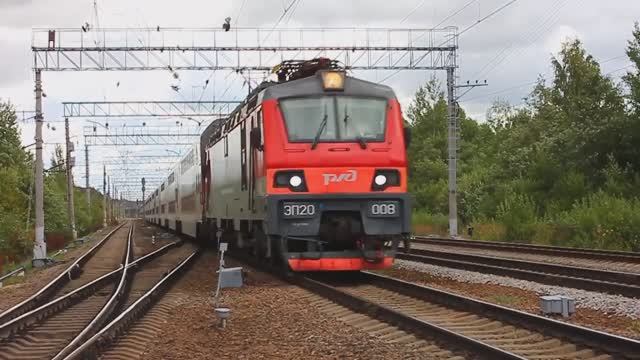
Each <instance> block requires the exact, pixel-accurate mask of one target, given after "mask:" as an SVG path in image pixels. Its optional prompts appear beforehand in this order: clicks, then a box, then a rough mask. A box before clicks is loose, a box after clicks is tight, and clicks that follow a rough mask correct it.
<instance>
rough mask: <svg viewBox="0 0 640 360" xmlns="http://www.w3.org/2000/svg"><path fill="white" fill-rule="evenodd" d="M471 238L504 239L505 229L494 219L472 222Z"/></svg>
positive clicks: (505, 235)
mask: <svg viewBox="0 0 640 360" xmlns="http://www.w3.org/2000/svg"><path fill="white" fill-rule="evenodd" d="M473 238H474V239H480V240H486V241H506V240H507V229H506V228H505V226H504V225H502V224H498V223H497V222H494V221H488V222H481V223H474V224H473Z"/></svg>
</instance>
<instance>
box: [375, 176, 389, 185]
mask: <svg viewBox="0 0 640 360" xmlns="http://www.w3.org/2000/svg"><path fill="white" fill-rule="evenodd" d="M373 181H375V183H376V185H378V186H382V185H384V184H386V183H387V177H386V176H384V175H382V174H380V175H376V177H375V179H374V180H373Z"/></svg>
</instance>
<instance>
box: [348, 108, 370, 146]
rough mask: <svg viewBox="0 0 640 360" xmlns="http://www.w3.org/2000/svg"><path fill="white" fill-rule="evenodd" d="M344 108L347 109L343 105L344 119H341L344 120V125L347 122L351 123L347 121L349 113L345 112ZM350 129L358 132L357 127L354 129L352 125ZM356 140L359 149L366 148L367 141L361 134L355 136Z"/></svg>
mask: <svg viewBox="0 0 640 360" xmlns="http://www.w3.org/2000/svg"><path fill="white" fill-rule="evenodd" d="M346 110H347V109H346V107H345V112H344V119H343V120H342V121H344V124H345V126H346V125H348V124H351V123H349V122H347V121H348V120H349V114H347V111H346ZM352 129H354V130H355V131H356V132H359V131H358V129H356V128H354V127H352ZM356 140H357V141H358V143H359V144H360V148H361V149H366V148H367V141H366V140H365V139H364V138H363V137H362V135H358V136H356Z"/></svg>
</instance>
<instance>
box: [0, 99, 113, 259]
mask: <svg viewBox="0 0 640 360" xmlns="http://www.w3.org/2000/svg"><path fill="white" fill-rule="evenodd" d="M63 162H64V159H63V157H62V148H57V149H56V154H55V156H54V158H53V159H52V165H53V166H52V168H51V171H48V172H46V173H45V179H44V181H45V183H44V207H45V233H46V234H51V233H61V234H68V233H69V221H68V216H67V207H66V206H67V205H66V204H67V203H66V176H65V173H64V171H63V170H64V167H60V166H58V165H62V164H63ZM33 176H34V172H33V159H32V156H31V154H30V153H29V152H27V151H26V150H25V149H23V147H22V145H21V141H20V131H19V128H18V124H17V117H16V114H15V109H14V107H13V106H12V105H11V104H10V103H8V102H2V101H0V194H2V196H0V266H1V264H2V263H3V262H6V261H7V260H8V261H19V260H22V258H24V257H26V256H28V255H29V254H30V252H31V249H32V248H33V233H34V232H33V230H32V228H33V222H34V199H33V194H34V184H33V181H34V179H33ZM74 194H75V213H76V222H77V228H78V232H79V234H81V235H83V234H86V233H87V232H89V231H93V230H95V229H97V228H98V226H99V225H100V224H102V200H101V198H102V196H101V195H100V194H99V193H98V192H97V191H92V199H95V200H94V201H93V202H92V206H91V209H89V208H88V206H87V204H86V198H85V195H84V191H80V189H78V188H76V189H74ZM0 270H1V269H0Z"/></svg>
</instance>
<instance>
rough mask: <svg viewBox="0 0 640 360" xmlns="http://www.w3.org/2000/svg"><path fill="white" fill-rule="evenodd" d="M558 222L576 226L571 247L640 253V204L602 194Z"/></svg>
mask: <svg viewBox="0 0 640 360" xmlns="http://www.w3.org/2000/svg"><path fill="white" fill-rule="evenodd" d="M558 222H559V223H560V224H561V225H564V226H571V227H575V234H574V235H573V236H572V238H571V245H573V246H579V247H589V248H599V249H611V250H625V251H640V201H639V200H638V199H637V198H633V199H624V198H621V197H616V196H614V195H610V194H606V193H604V192H603V191H598V192H596V193H594V194H592V195H589V196H587V197H585V198H583V199H581V200H579V201H578V202H576V203H575V204H574V206H573V208H572V209H571V210H569V211H567V212H565V213H563V214H561V216H560V217H559V219H558Z"/></svg>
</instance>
